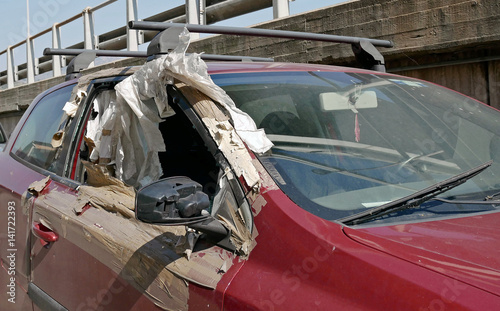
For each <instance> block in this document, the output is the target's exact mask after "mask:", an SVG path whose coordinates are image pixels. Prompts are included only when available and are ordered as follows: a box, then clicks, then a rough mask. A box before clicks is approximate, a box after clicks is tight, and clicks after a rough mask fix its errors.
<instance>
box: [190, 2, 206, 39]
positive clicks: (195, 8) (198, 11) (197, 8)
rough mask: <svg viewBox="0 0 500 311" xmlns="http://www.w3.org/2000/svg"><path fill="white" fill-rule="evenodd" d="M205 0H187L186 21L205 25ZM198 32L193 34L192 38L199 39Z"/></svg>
mask: <svg viewBox="0 0 500 311" xmlns="http://www.w3.org/2000/svg"><path fill="white" fill-rule="evenodd" d="M205 6H206V4H205V0H186V22H187V23H188V24H196V25H205V24H206V13H205ZM199 37H200V35H199V34H197V33H192V34H191V39H198V38H199Z"/></svg>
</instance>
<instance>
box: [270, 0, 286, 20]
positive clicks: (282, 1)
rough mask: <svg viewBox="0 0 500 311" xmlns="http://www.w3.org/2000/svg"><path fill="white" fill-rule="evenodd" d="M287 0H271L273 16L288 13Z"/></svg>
mask: <svg viewBox="0 0 500 311" xmlns="http://www.w3.org/2000/svg"><path fill="white" fill-rule="evenodd" d="M288 1H289V0H273V17H274V18H281V17H286V16H289V15H290V5H289V3H288Z"/></svg>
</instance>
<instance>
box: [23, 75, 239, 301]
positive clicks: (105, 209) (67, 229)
mask: <svg viewBox="0 0 500 311" xmlns="http://www.w3.org/2000/svg"><path fill="white" fill-rule="evenodd" d="M117 80H118V81H119V79H117V78H111V79H100V80H96V81H95V82H94V83H93V84H92V85H91V87H90V88H89V89H88V90H87V91H88V93H89V95H88V96H87V97H86V100H85V101H84V102H83V103H82V104H80V106H79V108H78V112H77V113H76V115H75V117H74V118H73V119H72V121H71V122H72V124H74V128H75V129H74V134H72V133H66V134H64V135H66V137H71V139H68V140H67V141H65V143H66V144H68V146H69V147H68V148H69V149H70V150H69V151H68V152H67V155H68V156H67V158H68V160H67V163H66V168H65V170H64V172H65V174H66V175H65V176H62V177H58V176H48V178H44V179H43V178H40V182H39V183H38V184H35V185H32V187H31V188H30V189H29V191H28V193H30V195H31V197H30V198H29V199H28V200H27V205H28V206H30V211H31V217H32V219H31V223H32V226H33V228H32V232H33V234H34V236H35V237H36V239H35V238H34V239H33V241H32V242H31V245H32V256H31V269H32V270H31V281H32V282H31V283H30V284H29V291H30V297H32V299H33V300H34V302H35V305H37V306H38V307H39V308H41V309H44V308H47V306H49V308H51V309H69V310H125V309H140V310H142V309H157V308H163V309H176V310H177V309H188V308H199V307H201V306H203V307H204V308H205V309H213V310H217V309H221V307H222V294H223V291H224V290H225V288H226V287H227V284H228V283H229V282H230V280H231V278H232V276H233V275H234V273H235V272H236V271H237V270H238V267H239V266H241V265H242V264H243V263H242V262H240V261H239V257H238V256H237V254H235V252H234V250H227V249H223V248H221V247H219V246H216V245H214V243H212V242H206V241H204V239H203V238H200V237H199V234H198V233H197V232H195V231H193V230H188V229H187V228H186V227H185V226H184V225H181V226H160V225H153V224H148V223H143V222H140V221H138V220H136V219H135V216H134V211H133V208H134V204H135V192H136V190H137V189H134V188H133V187H130V186H128V185H127V184H125V183H124V182H123V181H122V180H120V179H119V178H116V177H115V176H118V173H116V170H118V169H119V167H118V165H115V164H113V160H111V159H110V158H109V157H107V152H108V151H109V150H108V149H109V148H116V147H117V146H118V148H119V146H120V144H121V143H122V142H116V141H113V139H112V137H113V131H114V129H113V128H111V129H108V128H101V129H100V133H99V135H100V141H99V144H97V145H96V144H95V143H94V142H93V141H92V138H93V139H95V136H93V135H91V134H90V133H89V132H91V127H92V126H93V125H95V124H96V123H99V121H102V122H101V123H103V124H104V123H107V121H106V120H108V121H109V119H107V118H108V117H110V115H112V114H110V113H108V112H109V111H111V110H112V109H113V108H112V107H114V105H115V101H116V97H115V94H114V90H113V86H114V85H115V84H116V83H117V82H118V81H117ZM177 96H178V97H179V98H180V99H179V98H178V99H177V101H174V100H173V98H171V102H172V103H174V102H177V103H179V102H181V103H183V104H184V107H185V109H184V110H183V109H181V108H176V109H177V110H176V114H175V116H174V117H172V118H168V119H167V120H165V122H162V123H161V124H160V128H161V132H162V134H163V139H164V140H165V144H166V145H168V146H169V148H167V151H165V152H160V154H159V158H160V161H161V165H162V168H161V170H162V171H163V175H164V177H166V176H176V175H180V176H188V177H190V178H191V179H193V180H196V181H198V182H199V183H200V184H202V186H203V188H204V189H205V191H206V192H207V193H209V194H210V195H211V196H212V199H214V201H216V202H218V203H217V204H218V206H217V209H218V210H220V211H223V210H226V211H227V210H228V209H237V208H238V206H242V205H245V204H244V201H243V200H244V195H243V194H242V192H241V189H238V188H237V187H235V186H234V182H230V181H229V180H228V175H231V174H227V173H226V174H225V175H224V176H223V175H222V174H220V170H221V167H222V169H224V168H227V169H228V170H230V169H229V167H228V165H227V164H225V162H224V160H223V159H222V158H221V157H220V156H218V158H219V160H216V157H217V156H216V155H215V157H214V152H209V151H208V150H207V147H206V145H205V144H204V143H203V142H204V140H203V139H202V137H201V136H200V134H199V133H198V132H197V131H196V130H195V129H194V128H195V127H196V125H197V126H198V128H199V127H201V126H202V125H201V123H200V121H199V120H198V124H195V125H193V123H192V122H191V119H189V118H188V117H187V116H186V114H185V112H184V111H187V113H188V114H189V113H190V114H191V117H192V118H195V115H194V113H193V111H192V109H190V108H189V107H188V105H187V104H186V100H185V99H183V98H181V96H180V95H179V94H177ZM122 117H123V116H122ZM126 117H127V118H128V117H131V118H134V117H133V115H127V116H126ZM124 118H125V117H123V118H121V120H123V119H124ZM107 124H109V122H108V123H107ZM137 124H138V123H132V124H131V125H129V128H134V127H135V126H137ZM94 134H95V133H94ZM108 136H111V138H109V137H108ZM141 137H144V135H142V136H141V135H132V134H130V133H129V134H128V135H127V138H128V139H132V140H129V143H130V144H133V145H137V146H141V145H142V144H144V142H138V141H136V139H141ZM207 138H208V134H205V139H207ZM108 139H109V140H108ZM105 143H107V144H108V145H105ZM212 144H213V142H212ZM215 149H216V148H215ZM96 150H98V151H99V156H98V157H97V158H95V156H94V155H95V151H96ZM212 151H214V148H212ZM138 162H139V163H142V162H144V160H142V161H138ZM134 163H135V162H134ZM128 165H130V163H129V164H128ZM128 168H129V167H128V166H127V167H124V168H123V169H125V170H126V169H128ZM134 169H136V168H134ZM137 171H140V170H137ZM63 175H64V174H63ZM222 176H223V177H222ZM41 177H44V176H41ZM221 180H222V181H221ZM216 189H218V191H217V193H219V196H216V194H215V191H216ZM235 191H236V192H238V191H239V192H238V193H239V194H238V195H235V194H234V192H235ZM245 206H246V208H247V209H248V210H249V207H248V205H245ZM227 218H228V219H231V216H227ZM198 239H199V240H200V242H198V243H196V241H197V240H198Z"/></svg>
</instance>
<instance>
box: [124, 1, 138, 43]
mask: <svg viewBox="0 0 500 311" xmlns="http://www.w3.org/2000/svg"><path fill="white" fill-rule="evenodd" d="M138 18H139V17H138V12H137V0H127V24H128V22H129V21H136V20H138ZM127 50H128V51H138V50H139V39H138V31H137V30H135V29H129V28H128V27H127Z"/></svg>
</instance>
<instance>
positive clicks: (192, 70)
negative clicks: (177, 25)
mask: <svg viewBox="0 0 500 311" xmlns="http://www.w3.org/2000/svg"><path fill="white" fill-rule="evenodd" d="M189 40H190V36H189V31H188V30H187V29H186V28H184V30H183V32H182V33H181V35H180V36H179V45H178V46H177V47H176V48H175V49H174V50H173V51H172V52H170V53H169V54H167V55H164V56H162V57H160V58H158V59H155V60H152V61H150V62H148V63H146V64H145V65H144V66H143V67H142V68H141V69H140V70H138V71H137V72H135V73H134V74H133V75H132V76H130V77H128V78H127V79H125V80H124V81H122V82H121V83H119V84H118V85H116V86H115V89H116V91H117V93H118V95H119V97H120V96H121V97H122V98H123V99H124V100H125V101H126V102H127V103H128V104H129V106H130V107H131V108H132V110H133V111H134V112H135V113H136V115H137V117H138V118H139V120H140V122H141V125H142V126H143V127H144V129H145V132H146V133H148V134H151V135H147V136H146V140H147V142H148V146H150V147H152V148H155V149H156V148H160V147H159V146H156V145H155V144H156V143H159V142H161V143H163V140H161V139H159V137H161V133H160V131H159V130H158V129H157V127H156V124H155V123H157V122H158V119H157V117H155V116H152V115H151V114H146V113H145V111H147V110H144V103H143V100H145V99H147V98H154V99H155V102H156V105H157V108H158V111H160V113H161V114H162V116H168V115H169V114H171V113H172V110H171V108H170V107H168V101H167V94H166V88H165V85H166V84H172V83H173V78H175V79H178V80H179V81H182V82H184V83H186V84H187V85H189V86H192V87H194V88H196V89H198V90H199V91H201V92H203V93H205V94H206V95H207V96H209V97H210V98H212V99H213V100H214V101H217V102H219V103H220V104H222V105H223V106H224V107H225V108H226V109H227V110H228V111H229V113H230V114H231V118H232V120H233V122H234V127H235V129H236V132H237V133H238V135H240V137H241V138H242V139H243V141H244V142H245V143H246V144H247V145H248V147H249V148H250V149H251V150H252V151H254V152H258V153H263V152H266V151H267V150H269V149H270V148H271V146H272V143H271V141H270V140H269V139H268V138H267V137H266V134H265V133H264V131H263V130H262V129H257V126H256V125H255V122H254V121H253V119H252V118H251V117H250V116H249V115H248V114H246V113H244V112H242V111H241V110H239V109H238V108H237V107H236V105H235V104H234V102H233V100H232V99H231V98H230V97H229V96H228V95H227V94H226V92H225V91H224V90H222V89H221V88H220V87H219V86H217V85H216V84H215V83H214V82H213V81H212V79H211V78H210V76H209V75H208V72H207V66H206V64H205V62H204V61H203V60H202V59H201V58H200V55H199V54H196V53H193V54H190V55H189V56H186V55H185V52H186V50H187V48H188V46H189ZM163 148H164V146H163Z"/></svg>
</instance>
